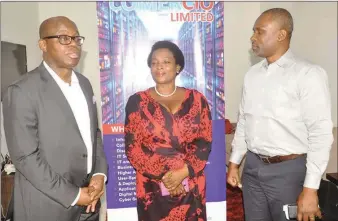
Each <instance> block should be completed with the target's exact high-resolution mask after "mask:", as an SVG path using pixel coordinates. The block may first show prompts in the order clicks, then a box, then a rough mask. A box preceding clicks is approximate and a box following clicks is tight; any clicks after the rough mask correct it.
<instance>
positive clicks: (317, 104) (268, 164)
mask: <svg viewBox="0 0 338 221" xmlns="http://www.w3.org/2000/svg"><path fill="white" fill-rule="evenodd" d="M253 31H254V33H253V35H252V37H251V42H252V50H253V52H254V53H255V54H256V55H257V56H259V57H263V58H265V59H264V60H263V61H261V62H259V63H257V64H255V65H254V66H252V67H251V68H250V69H249V71H248V72H247V74H246V75H245V78H244V86H243V94H242V100H241V103H240V109H239V119H238V124H237V129H236V133H235V137H234V140H233V143H232V148H233V149H232V153H231V156H230V163H229V172H228V180H227V182H228V183H229V184H230V185H232V186H234V187H235V186H239V187H240V186H242V189H243V198H244V209H245V217H246V221H251V220H262V221H272V220H273V221H281V220H286V216H285V214H284V212H283V205H285V204H297V205H298V211H297V219H298V220H299V221H300V220H302V221H308V220H311V221H312V220H315V217H316V216H318V217H320V216H321V213H320V210H319V208H318V196H317V189H318V188H319V185H320V181H321V177H322V174H323V173H324V171H325V169H326V166H327V163H328V159H329V153H330V149H331V144H332V142H333V135H332V126H333V125H332V121H331V104H330V94H329V87H328V80H327V74H326V72H325V70H324V69H323V68H321V67H320V66H318V65H315V64H312V63H310V62H308V61H305V60H302V59H300V58H299V57H297V56H296V55H295V54H293V53H292V51H291V49H290V48H289V46H290V40H291V36H292V31H293V19H292V16H291V14H290V13H289V12H288V11H287V10H285V9H281V8H275V9H270V10H267V11H265V12H263V13H262V14H261V15H260V16H259V18H258V19H257V20H256V22H255V24H254V28H253ZM304 37H306V36H304ZM245 154H246V161H245V165H244V168H243V174H242V182H240V179H239V170H238V167H239V165H240V163H241V161H242V159H243V157H244V155H245Z"/></svg>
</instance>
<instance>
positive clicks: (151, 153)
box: [125, 41, 212, 221]
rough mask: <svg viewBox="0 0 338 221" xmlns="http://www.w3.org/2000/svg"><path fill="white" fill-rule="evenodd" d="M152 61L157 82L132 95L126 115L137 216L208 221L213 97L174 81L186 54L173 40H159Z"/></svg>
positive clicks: (165, 220) (156, 220)
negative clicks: (209, 99)
mask: <svg viewBox="0 0 338 221" xmlns="http://www.w3.org/2000/svg"><path fill="white" fill-rule="evenodd" d="M148 66H149V67H150V69H151V74H152V77H153V79H154V81H155V83H156V86H155V87H154V88H149V89H147V90H145V91H141V92H138V93H136V94H134V95H132V96H131V97H130V98H129V99H128V102H127V106H126V121H125V143H126V155H127V157H128V160H129V161H130V163H131V165H132V166H133V167H134V168H135V170H136V195H137V211H138V219H139V220H140V221H206V220H207V218H206V217H207V216H206V207H205V204H206V199H205V190H206V188H205V187H206V186H205V185H206V184H205V183H206V182H205V175H204V168H205V165H206V162H207V160H208V157H209V153H210V151H211V141H212V130H211V126H212V124H211V114H210V110H209V105H208V102H207V101H206V99H205V97H204V96H203V95H202V94H201V93H200V92H198V91H196V90H192V89H186V88H183V87H177V86H175V79H176V76H177V75H178V74H179V73H180V72H181V71H182V70H183V68H184V56H183V53H182V51H181V50H180V49H179V48H178V47H177V45H175V44H174V43H172V42H169V41H159V42H157V43H155V44H154V45H153V47H152V50H151V52H150V54H149V56H148Z"/></svg>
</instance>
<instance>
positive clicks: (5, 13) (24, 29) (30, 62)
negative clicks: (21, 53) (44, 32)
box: [1, 2, 41, 71]
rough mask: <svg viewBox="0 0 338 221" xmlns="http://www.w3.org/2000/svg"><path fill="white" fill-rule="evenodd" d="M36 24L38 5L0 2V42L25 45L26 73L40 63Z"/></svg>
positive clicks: (37, 20)
mask: <svg viewBox="0 0 338 221" xmlns="http://www.w3.org/2000/svg"><path fill="white" fill-rule="evenodd" d="M19 15H20V16H19ZM20 17H21V18H20ZM38 23H39V8H38V3H36V2H1V41H8V42H12V43H16V44H23V45H26V50H27V69H28V71H30V70H32V69H34V68H35V67H36V66H38V65H39V64H40V62H41V53H40V50H39V47H38V39H39V32H38V30H39V26H38ZM2 65H5V64H2Z"/></svg>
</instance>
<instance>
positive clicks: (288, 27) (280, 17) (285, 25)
mask: <svg viewBox="0 0 338 221" xmlns="http://www.w3.org/2000/svg"><path fill="white" fill-rule="evenodd" d="M263 15H268V16H271V19H272V20H273V21H276V22H277V23H278V24H279V25H280V28H281V29H284V30H285V31H286V32H287V33H288V37H289V39H291V36H292V32H293V18H292V16H291V14H290V12H289V11H288V10H286V9H284V8H272V9H268V10H266V11H264V12H263V13H262V15H261V16H263Z"/></svg>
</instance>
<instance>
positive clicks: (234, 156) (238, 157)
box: [229, 151, 246, 165]
mask: <svg viewBox="0 0 338 221" xmlns="http://www.w3.org/2000/svg"><path fill="white" fill-rule="evenodd" d="M245 153H246V151H245V152H244V153H241V152H238V151H234V152H232V153H231V155H230V159H229V161H230V162H232V163H235V164H238V165H239V164H241V162H242V160H243V157H244V155H245Z"/></svg>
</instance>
